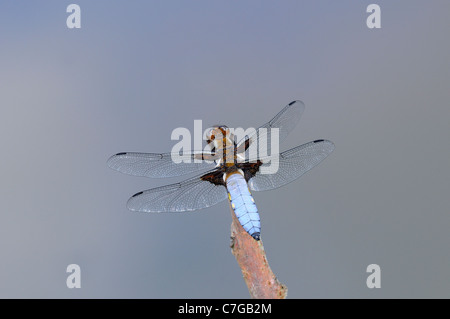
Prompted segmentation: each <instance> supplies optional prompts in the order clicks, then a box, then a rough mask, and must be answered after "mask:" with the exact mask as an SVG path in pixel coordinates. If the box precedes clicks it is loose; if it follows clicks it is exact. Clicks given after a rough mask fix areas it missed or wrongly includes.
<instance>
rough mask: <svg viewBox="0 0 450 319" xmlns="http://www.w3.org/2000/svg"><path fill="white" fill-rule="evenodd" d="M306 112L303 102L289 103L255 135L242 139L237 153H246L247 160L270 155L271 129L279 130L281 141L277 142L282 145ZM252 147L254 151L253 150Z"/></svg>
mask: <svg viewBox="0 0 450 319" xmlns="http://www.w3.org/2000/svg"><path fill="white" fill-rule="evenodd" d="M304 110H305V104H304V103H303V102H302V101H293V102H291V103H289V104H288V105H286V106H285V107H284V108H283V109H282V110H281V111H280V112H279V113H278V114H277V115H275V117H274V118H273V119H271V120H270V121H269V122H267V123H266V124H264V125H262V126H260V127H259V128H258V129H257V130H256V132H255V133H254V134H252V135H251V136H248V137H244V138H242V139H241V140H240V141H239V143H238V145H239V146H238V148H237V153H241V152H242V151H245V159H247V160H255V159H256V158H257V157H258V156H260V157H264V156H267V155H270V154H271V152H272V148H273V147H272V146H273V145H272V143H271V138H272V134H271V133H272V131H271V129H278V134H279V139H278V140H277V141H275V142H276V143H281V142H282V141H284V140H285V139H286V137H287V136H288V134H289V133H290V132H291V131H292V129H293V128H294V127H295V126H296V125H297V123H298V122H299V120H300V117H301V116H302V114H303V111H304ZM252 145H253V146H254V149H252Z"/></svg>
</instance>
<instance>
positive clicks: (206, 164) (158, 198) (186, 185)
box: [107, 100, 334, 241]
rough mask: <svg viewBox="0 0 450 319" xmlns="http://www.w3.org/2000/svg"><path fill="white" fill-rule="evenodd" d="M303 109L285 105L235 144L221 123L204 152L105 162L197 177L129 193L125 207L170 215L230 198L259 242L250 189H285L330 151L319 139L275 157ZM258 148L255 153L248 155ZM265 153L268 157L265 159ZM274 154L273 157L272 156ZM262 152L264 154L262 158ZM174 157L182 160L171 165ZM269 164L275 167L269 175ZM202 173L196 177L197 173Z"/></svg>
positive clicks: (147, 172) (141, 171)
mask: <svg viewBox="0 0 450 319" xmlns="http://www.w3.org/2000/svg"><path fill="white" fill-rule="evenodd" d="M304 110H305V104H304V103H303V102H302V101H299V100H295V101H292V102H291V103H289V104H288V105H286V106H285V107H284V108H283V109H282V110H281V111H280V112H279V113H278V114H276V115H275V116H274V117H273V118H272V119H271V120H270V121H269V122H267V123H265V124H264V125H262V126H260V127H259V128H258V129H256V130H254V131H253V132H252V133H250V134H248V135H246V136H244V137H241V139H240V140H239V141H236V136H234V135H233V133H232V132H231V130H230V129H229V128H228V127H227V126H225V125H217V126H214V127H212V128H211V129H210V131H209V132H208V133H207V134H206V137H207V142H208V145H209V146H210V149H209V150H202V151H186V152H183V153H182V154H180V153H179V152H177V153H176V154H175V153H174V152H168V153H136V152H121V153H117V154H115V155H113V156H111V157H110V158H109V159H108V161H107V164H108V166H109V167H110V168H112V169H114V170H117V171H119V172H121V173H125V174H129V175H134V176H144V177H151V178H168V177H175V176H182V175H187V174H191V173H194V172H196V173H197V175H196V176H194V177H191V178H188V179H186V180H184V181H181V182H178V183H174V184H171V185H166V186H161V187H156V188H152V189H148V190H145V191H141V192H139V193H136V194H134V195H133V196H132V197H131V198H130V199H129V200H128V202H127V207H128V209H130V210H132V211H137V212H147V213H170V212H187V211H194V210H199V209H203V208H207V207H211V206H213V205H216V204H218V203H220V202H222V201H225V200H227V199H228V200H229V201H230V204H231V207H232V209H233V211H234V213H235V215H236V217H237V219H238V220H239V223H240V224H241V225H242V227H243V228H244V229H245V231H246V232H247V233H248V234H249V235H250V236H251V237H253V238H254V239H255V240H257V241H259V240H260V238H261V237H260V236H261V220H260V215H259V212H258V209H257V207H256V204H255V200H254V199H253V196H252V191H267V190H272V189H276V188H279V187H282V186H284V185H287V184H289V183H291V182H293V181H295V180H296V179H298V178H299V177H300V176H302V175H303V174H305V173H306V172H308V171H309V170H311V169H312V168H313V167H315V166H316V165H318V164H319V163H320V162H322V161H323V160H324V159H325V158H326V157H327V156H328V155H329V154H330V153H331V152H332V151H333V150H334V144H333V142H331V141H329V140H324V139H318V140H314V141H312V142H309V143H306V144H303V145H300V146H297V147H294V148H292V149H290V150H287V151H284V152H278V153H276V152H275V151H276V148H275V147H274V145H275V144H274V143H267V141H268V140H269V139H270V140H271V141H272V139H271V137H272V135H273V136H276V135H275V133H273V132H276V133H277V135H278V141H277V142H278V143H281V142H282V141H284V140H285V139H286V137H287V135H288V134H289V133H290V132H291V131H292V129H293V128H294V127H295V126H296V125H297V123H298V122H299V120H300V117H301V115H302V114H303V112H304ZM252 145H258V146H259V148H258V149H257V152H254V151H252V152H250V150H251V149H252V147H251V146H252ZM269 153H270V156H269V155H267V154H269ZM272 153H274V154H272ZM261 154H263V155H261ZM175 156H178V157H180V156H181V159H182V160H181V161H180V160H178V161H174V160H173V158H174V157H175ZM270 165H275V166H276V167H277V169H276V171H275V170H274V171H275V172H272V173H267V171H270V170H269V168H270ZM200 172H201V173H200Z"/></svg>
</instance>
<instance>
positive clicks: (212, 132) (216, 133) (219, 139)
mask: <svg viewBox="0 0 450 319" xmlns="http://www.w3.org/2000/svg"><path fill="white" fill-rule="evenodd" d="M206 141H207V142H208V144H209V143H213V145H214V147H215V148H216V149H221V148H228V147H230V146H233V145H234V135H233V133H231V130H230V128H229V127H228V126H226V125H215V126H213V127H212V128H210V129H209V131H208V132H207V133H206Z"/></svg>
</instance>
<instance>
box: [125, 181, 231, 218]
mask: <svg viewBox="0 0 450 319" xmlns="http://www.w3.org/2000/svg"><path fill="white" fill-rule="evenodd" d="M201 176H203V175H199V176H196V177H193V178H190V179H187V180H185V181H183V182H180V183H175V184H171V185H167V186H162V187H157V188H152V189H149V190H146V191H143V192H140V193H137V194H135V195H133V196H132V197H131V198H130V199H129V200H128V202H127V207H128V209H130V210H133V211H138V212H147V213H150V212H153V213H169V212H185V211H192V210H197V209H202V208H206V207H210V206H213V205H215V204H217V203H219V202H221V201H223V200H225V199H227V190H226V188H225V187H224V186H222V185H215V184H213V183H210V182H208V181H204V180H201V179H200V178H201Z"/></svg>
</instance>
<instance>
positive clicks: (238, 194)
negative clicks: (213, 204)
mask: <svg viewBox="0 0 450 319" xmlns="http://www.w3.org/2000/svg"><path fill="white" fill-rule="evenodd" d="M226 184H227V189H228V197H229V199H230V202H231V207H233V210H234V213H235V214H236V217H237V218H238V220H239V223H240V224H241V225H242V227H243V228H244V229H245V231H246V232H247V233H249V234H250V236H252V237H253V238H254V239H256V240H259V239H260V234H261V223H260V218H259V214H258V209H257V208H256V204H255V201H254V200H253V197H252V194H251V193H250V191H249V189H248V185H247V182H246V181H245V179H244V177H243V176H242V175H241V174H240V173H235V174H232V175H230V176H229V177H227V179H226Z"/></svg>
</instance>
